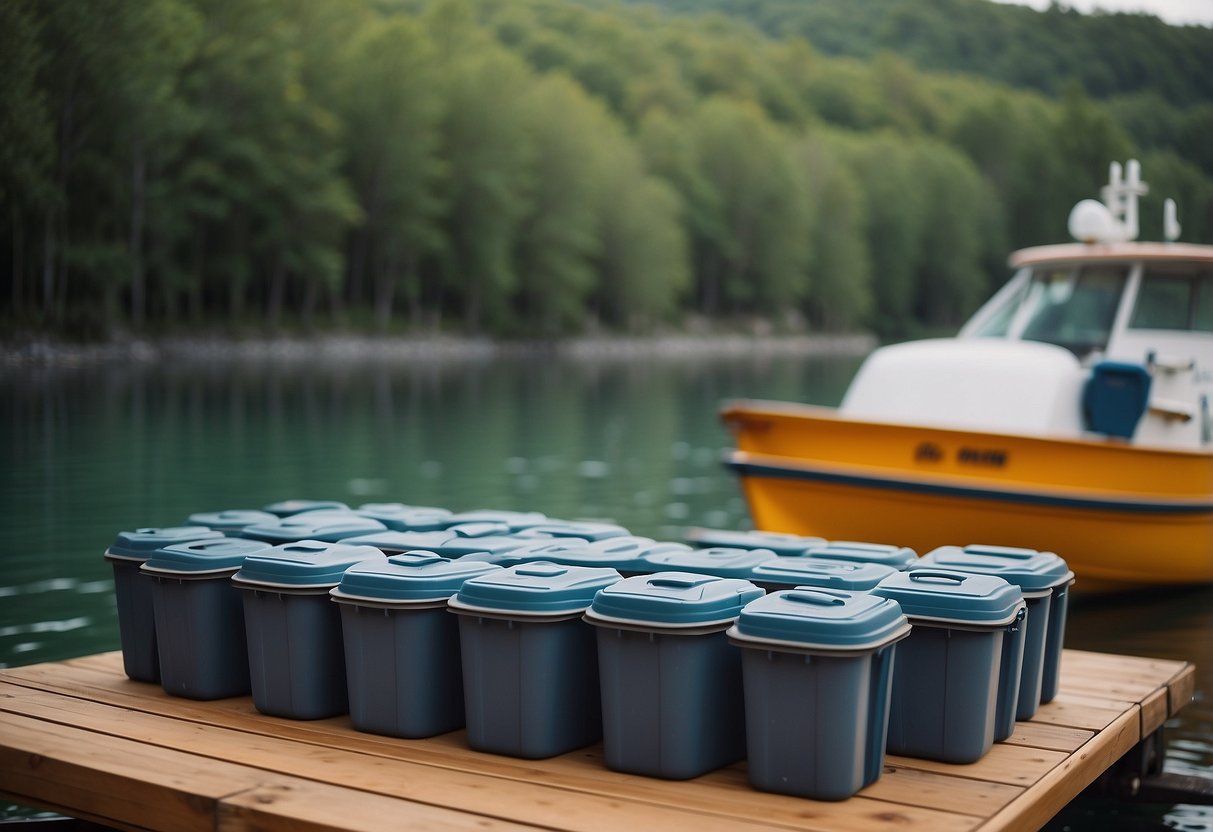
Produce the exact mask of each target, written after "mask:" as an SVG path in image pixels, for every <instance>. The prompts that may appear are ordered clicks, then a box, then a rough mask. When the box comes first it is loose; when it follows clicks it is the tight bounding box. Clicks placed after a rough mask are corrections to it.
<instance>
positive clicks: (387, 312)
mask: <svg viewBox="0 0 1213 832" xmlns="http://www.w3.org/2000/svg"><path fill="white" fill-rule="evenodd" d="M399 272H400V267H399V266H398V265H397V263H396V255H394V254H393V255H391V256H389V257H388V261H387V263H385V264H384V265H383V266H382V267H381V268H379V269H376V274H375V327H376V328H377V329H378V330H379V332H380V333H384V332H387V328H388V325H389V324H391V322H392V303H393V301H394V300H395V296H396V281H397V280H398V279H399Z"/></svg>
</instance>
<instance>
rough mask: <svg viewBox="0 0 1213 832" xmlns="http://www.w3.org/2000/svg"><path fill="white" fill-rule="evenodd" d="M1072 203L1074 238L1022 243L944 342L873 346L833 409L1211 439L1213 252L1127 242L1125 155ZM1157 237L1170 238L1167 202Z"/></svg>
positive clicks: (1133, 218)
mask: <svg viewBox="0 0 1213 832" xmlns="http://www.w3.org/2000/svg"><path fill="white" fill-rule="evenodd" d="M1110 178H1111V183H1110V185H1109V186H1108V187H1107V188H1105V189H1104V191H1103V197H1104V202H1103V203H1098V202H1094V201H1092V200H1084V201H1083V202H1081V203H1079V204H1078V205H1077V206H1075V210H1074V212H1072V213H1071V217H1070V230H1071V233H1073V234H1074V235H1075V236H1076V237H1077V238H1078V239H1080V240H1083V242H1080V243H1072V244H1065V245H1054V246H1041V247H1038V248H1030V249H1024V250H1021V251H1018V252H1016V253H1015V254H1014V255H1012V257H1011V265H1012V266H1013V267H1016V269H1017V270H1016V272H1015V274H1014V276H1013V277H1012V278H1011V280H1010V281H1009V282H1008V283H1007V284H1006V285H1005V286H1004V287H1003V288H1002V289H1001V290H1000V291H999V292H998V293H997V294H995V295H994V297H992V298H991V299H990V300H989V301H987V302H986V304H985V305H984V306H982V307H981V309H979V310H978V311H977V313H976V314H974V315H973V317H972V318H971V319H970V320H969V322H968V323H967V324H965V326H964V327H963V328H962V329H961V331H960V332H959V334H958V336H957V337H956V338H954V339H935V340H929V341H918V342H911V343H908V344H899V345H894V346H890V347H885V348H882V349H879V350H877V351H876V352H875V353H873V354H872V356H870V357H869V359H868V360H867V361H866V362H865V364H864V366H863V367H862V368H861V369H860V372H859V374H858V375H857V376H856V378H855V381H854V382H853V383H852V385H851V389H850V390H848V392H847V395H846V397H845V398H844V400H843V403H842V406H841V407H840V411H842V412H844V413H846V414H847V415H848V416H852V417H857V418H868V419H877V420H881V421H898V422H910V423H915V424H927V425H937V426H942V427H960V428H972V429H978V430H993V431H999V432H1010V433H1020V434H1034V435H1052V436H1064V437H1076V436H1085V437H1108V438H1109V439H1111V440H1113V441H1128V442H1132V443H1134V444H1142V445H1155V446H1159V445H1161V446H1168V447H1177V448H1186V449H1190V450H1197V449H1201V448H1206V449H1207V448H1210V447H1213V414H1211V412H1210V411H1211V409H1213V246H1204V245H1188V244H1181V243H1175V242H1167V243H1142V242H1134V241H1133V238H1134V237H1136V235H1137V207H1136V199H1137V196H1139V195H1140V194H1142V193H1145V188H1146V186H1145V184H1144V183H1142V182H1141V181H1140V178H1139V169H1138V167H1137V165H1136V163H1135V162H1130V163H1129V166H1128V177H1127V179H1124V180H1122V179H1121V170H1120V166H1119V165H1115V164H1114V165H1113V166H1112V175H1111V177H1110ZM1165 225H1166V226H1167V235H1168V237H1169V238H1171V239H1174V237H1175V236H1177V235H1178V233H1179V229H1178V223H1177V222H1176V221H1175V216H1174V207H1173V204H1171V203H1170V201H1169V200H1168V201H1167V216H1166V222H1165Z"/></svg>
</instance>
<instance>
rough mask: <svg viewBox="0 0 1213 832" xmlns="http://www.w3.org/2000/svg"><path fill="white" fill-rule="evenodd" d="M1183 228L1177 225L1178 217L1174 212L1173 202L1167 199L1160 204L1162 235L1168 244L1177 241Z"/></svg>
mask: <svg viewBox="0 0 1213 832" xmlns="http://www.w3.org/2000/svg"><path fill="white" fill-rule="evenodd" d="M1182 230H1183V226H1181V225H1180V224H1179V216H1178V214H1177V213H1176V210H1175V200H1173V199H1167V200H1166V201H1165V202H1163V204H1162V234H1163V237H1164V238H1165V239H1166V241H1167V242H1168V243H1173V242H1175V241H1176V240H1178V239H1179V232H1180V231H1182Z"/></svg>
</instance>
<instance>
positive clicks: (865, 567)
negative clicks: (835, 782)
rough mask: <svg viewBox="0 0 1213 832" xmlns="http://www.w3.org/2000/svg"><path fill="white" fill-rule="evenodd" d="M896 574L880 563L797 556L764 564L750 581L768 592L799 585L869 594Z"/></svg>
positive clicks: (753, 572)
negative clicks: (868, 592)
mask: <svg viewBox="0 0 1213 832" xmlns="http://www.w3.org/2000/svg"><path fill="white" fill-rule="evenodd" d="M896 571H897V570H896V569H894V568H893V567H891V566H885V565H883V564H879V563H862V562H856V561H845V560H827V559H825V558H806V557H799V556H794V557H778V558H771V559H770V560H766V561H763V562H762V563H760V564H758V565H757V566H755V567H754V568H753V569H751V570H750V580H751V581H753V582H754V583H756V584H758V585H759V586H760V587H762V588H763V589H765V590H767V591H768V592H772V591H775V590H778V589H793V588H795V587H798V586H813V587H820V588H822V589H841V590H846V591H848V592H866V591H867V590H869V589H872V588H873V587H875V586H876V585H877V584H878V583H880V582H881V581H882V580H884V579H885V578H887V577H888V576H889V575H892V574H893V573H894V572H896Z"/></svg>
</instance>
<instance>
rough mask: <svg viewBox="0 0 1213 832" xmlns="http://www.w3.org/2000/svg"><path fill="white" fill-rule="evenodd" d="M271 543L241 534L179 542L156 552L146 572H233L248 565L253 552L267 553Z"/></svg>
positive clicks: (147, 561) (146, 563) (148, 562)
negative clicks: (248, 558) (240, 535)
mask: <svg viewBox="0 0 1213 832" xmlns="http://www.w3.org/2000/svg"><path fill="white" fill-rule="evenodd" d="M269 548H270V544H268V543H266V542H265V541H263V540H246V539H243V538H239V537H221V538H217V539H214V538H212V539H204V540H194V541H191V542H190V543H175V544H173V545H171V546H165V547H163V548H160V549H157V550H156V551H155V552H153V553H152V556H151V557H150V558H148V559H147V560H146V561H145V562H144V564H143V569H144V571H149V572H173V573H178V574H190V575H200V574H205V573H208V572H230V571H234V570H236V569H239V568H240V567H241V566H243V565H244V559H245V558H246V557H248V556H249V555H255V554H257V553H259V552H264V551H266V550H267V549H269Z"/></svg>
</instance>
